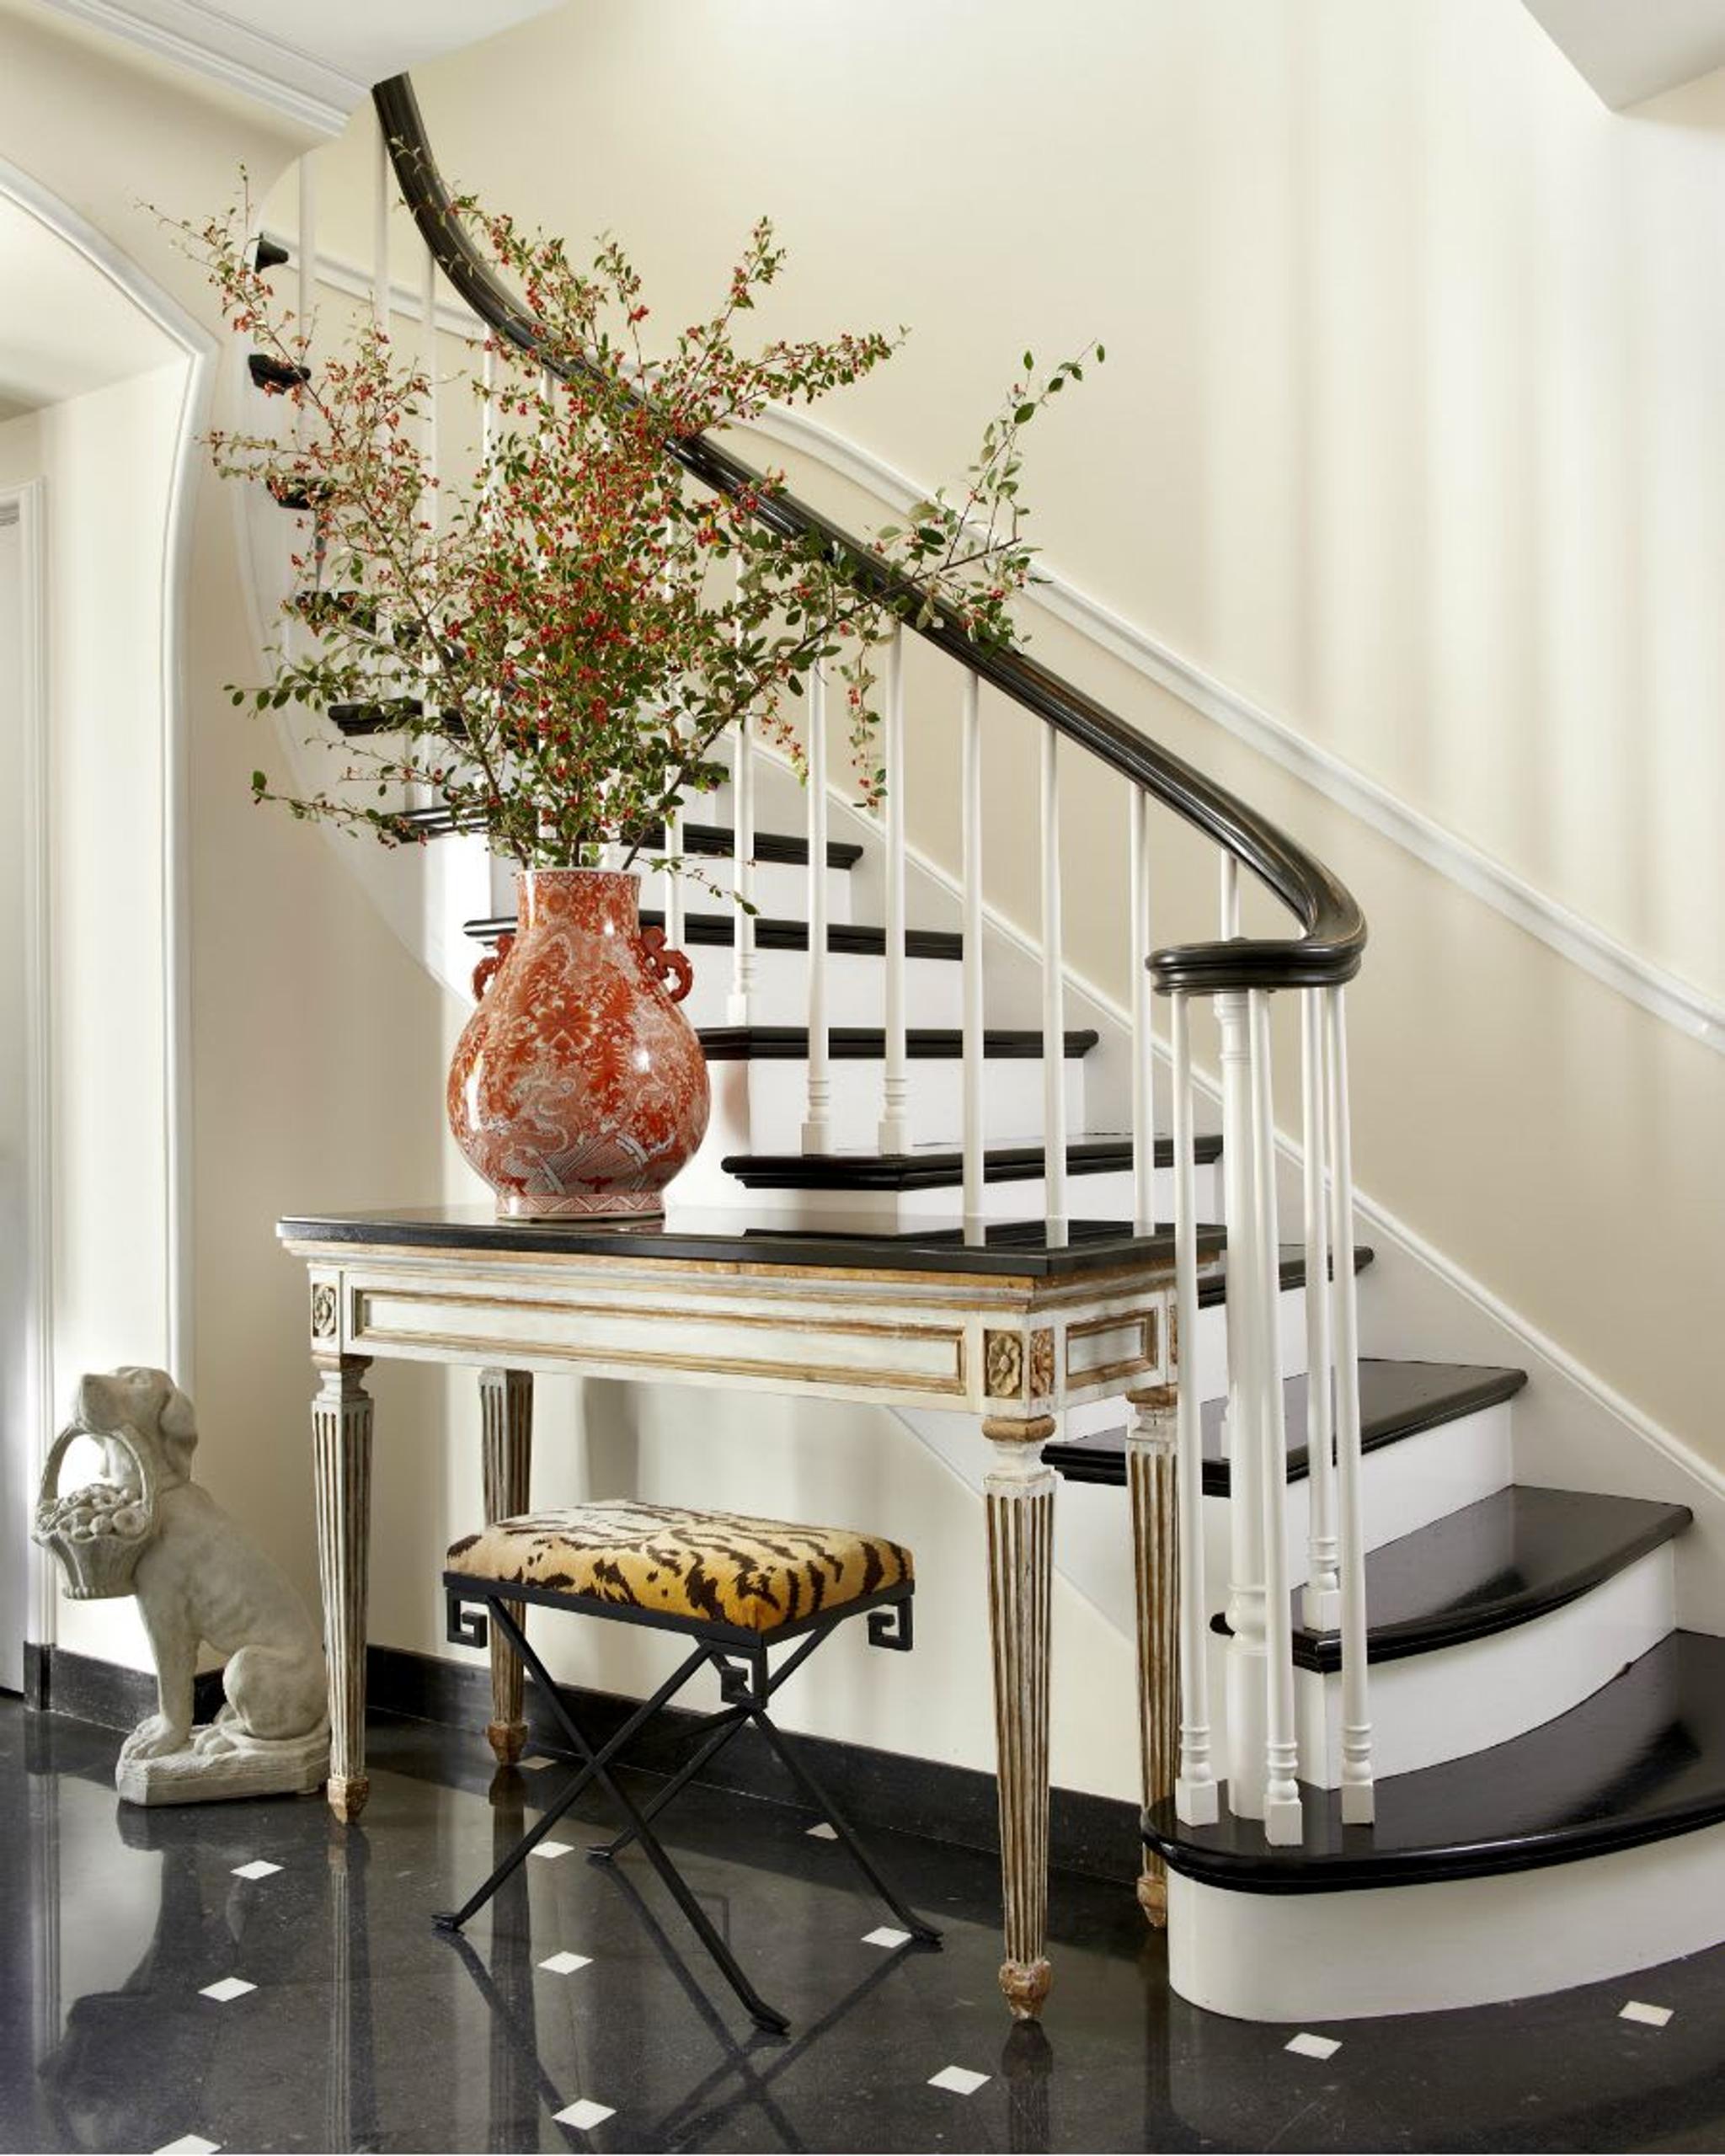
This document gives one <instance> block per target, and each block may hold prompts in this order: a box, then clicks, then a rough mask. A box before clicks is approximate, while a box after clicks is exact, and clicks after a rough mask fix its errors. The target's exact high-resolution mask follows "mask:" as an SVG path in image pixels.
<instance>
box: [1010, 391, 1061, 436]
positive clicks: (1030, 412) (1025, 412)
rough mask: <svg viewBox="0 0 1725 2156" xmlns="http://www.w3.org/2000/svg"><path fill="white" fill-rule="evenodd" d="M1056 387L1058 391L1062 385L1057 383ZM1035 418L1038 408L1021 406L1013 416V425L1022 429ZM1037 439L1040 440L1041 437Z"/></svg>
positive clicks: (1029, 405) (1030, 405) (1028, 405)
mask: <svg viewBox="0 0 1725 2156" xmlns="http://www.w3.org/2000/svg"><path fill="white" fill-rule="evenodd" d="M1059 387H1060V384H1059V383H1058V382H1056V383H1055V388H1056V389H1058V388H1059ZM1035 417H1036V407H1035V406H1034V405H1033V404H1021V405H1020V406H1019V407H1018V408H1017V411H1016V412H1014V413H1013V414H1012V424H1013V425H1014V426H1015V427H1022V426H1023V424H1024V423H1025V422H1026V420H1028V419H1034V418H1035ZM1037 439H1038V440H1041V436H1040V435H1039V436H1038V437H1037Z"/></svg>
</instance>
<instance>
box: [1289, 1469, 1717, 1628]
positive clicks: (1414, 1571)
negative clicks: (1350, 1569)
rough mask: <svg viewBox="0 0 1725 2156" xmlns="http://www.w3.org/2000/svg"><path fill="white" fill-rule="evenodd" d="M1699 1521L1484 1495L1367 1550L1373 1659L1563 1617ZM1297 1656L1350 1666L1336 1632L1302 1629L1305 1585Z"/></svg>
mask: <svg viewBox="0 0 1725 2156" xmlns="http://www.w3.org/2000/svg"><path fill="white" fill-rule="evenodd" d="M1694 1517H1695V1515H1694V1514H1693V1513H1691V1512H1690V1509H1689V1507H1688V1506H1687V1505H1665V1504H1658V1503H1655V1502H1652V1501H1650V1500H1649V1499H1648V1498H1645V1497H1599V1496H1597V1495H1595V1494H1594V1493H1593V1492H1589V1491H1584V1490H1544V1489H1535V1488H1530V1487H1524V1486H1520V1485H1519V1484H1517V1485H1512V1486H1511V1487H1510V1488H1509V1489H1507V1490H1499V1491H1498V1492H1495V1493H1494V1494H1493V1496H1491V1497H1482V1498H1481V1499H1480V1500H1479V1502H1478V1503H1477V1504H1472V1505H1466V1506H1464V1507H1463V1508H1462V1509H1461V1511H1460V1512H1455V1513H1450V1514H1448V1515H1447V1517H1446V1518H1443V1519H1440V1520H1436V1521H1434V1523H1433V1524H1432V1525H1431V1526H1429V1527H1422V1528H1419V1529H1417V1530H1416V1531H1415V1532H1414V1533H1413V1534H1404V1535H1402V1536H1399V1537H1398V1538H1397V1540H1395V1541H1394V1542H1386V1543H1384V1544H1383V1545H1381V1547H1379V1548H1378V1549H1375V1550H1370V1551H1368V1553H1367V1555H1366V1560H1365V1606H1366V1610H1367V1613H1368V1614H1369V1617H1370V1630H1369V1632H1368V1636H1367V1646H1366V1652H1367V1659H1368V1660H1369V1661H1371V1662H1393V1661H1396V1660H1397V1659H1398V1658H1399V1657H1402V1656H1404V1655H1411V1654H1423V1653H1427V1652H1430V1650H1432V1649H1433V1648H1434V1647H1446V1646H1456V1645H1458V1644H1459V1643H1460V1642H1461V1641H1463V1640H1477V1639H1483V1638H1485V1637H1486V1636H1487V1635H1488V1634H1490V1633H1493V1632H1502V1631H1506V1630H1509V1627H1510V1626H1511V1625H1522V1624H1525V1623H1526V1622H1527V1621H1528V1620H1529V1619H1530V1618H1533V1617H1543V1616H1545V1615H1546V1614H1547V1613H1548V1612H1549V1611H1551V1610H1553V1609H1562V1606H1563V1604H1565V1603H1566V1602H1573V1601H1574V1600H1575V1598H1577V1596H1578V1595H1582V1594H1585V1593H1588V1591H1589V1589H1590V1588H1595V1587H1598V1586H1599V1585H1600V1584H1601V1582H1604V1581H1605V1580H1608V1579H1610V1577H1612V1576H1613V1574H1614V1573H1616V1572H1621V1571H1623V1570H1624V1568H1625V1567H1626V1566H1629V1565H1632V1564H1633V1563H1634V1562H1635V1561H1636V1560H1637V1558H1638V1557H1644V1556H1646V1555H1647V1554H1648V1551H1649V1550H1657V1549H1658V1546H1659V1545H1660V1544H1661V1543H1662V1542H1669V1541H1670V1540H1672V1539H1673V1538H1674V1536H1676V1535H1679V1534H1681V1533H1682V1532H1683V1530H1684V1529H1685V1528H1686V1527H1687V1526H1688V1525H1689V1524H1690V1521H1691V1520H1692V1519H1693V1518H1694ZM1294 1659H1295V1662H1297V1663H1298V1664H1299V1665H1300V1668H1303V1669H1317V1670H1332V1669H1338V1668H1340V1667H1341V1662H1342V1653H1341V1641H1340V1639H1339V1638H1338V1635H1337V1634H1335V1633H1334V1632H1314V1631H1312V1630H1311V1629H1310V1628H1309V1627H1308V1626H1306V1625H1305V1624H1303V1623H1302V1622H1301V1621H1300V1590H1299V1589H1298V1588H1296V1589H1295V1593H1294Z"/></svg>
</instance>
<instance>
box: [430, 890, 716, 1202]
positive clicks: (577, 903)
mask: <svg viewBox="0 0 1725 2156" xmlns="http://www.w3.org/2000/svg"><path fill="white" fill-rule="evenodd" d="M515 883H516V889H517V892H518V900H517V916H516V918H517V926H516V931H515V934H514V935H513V936H506V937H504V938H503V939H502V940H501V942H499V945H498V947H497V951H496V953H495V955H494V956H493V957H491V958H486V959H483V961H482V962H481V963H480V964H479V966H478V969H477V970H476V971H475V973H474V975H473V990H474V993H475V995H478V998H479V1007H478V1010H477V1011H474V1013H473V1017H471V1018H470V1019H469V1020H468V1021H467V1030H466V1032H465V1033H462V1037H461V1040H460V1042H459V1043H458V1044H457V1049H456V1052H455V1061H454V1063H453V1064H452V1065H451V1066H450V1073H449V1125H450V1129H451V1130H452V1131H453V1132H454V1133H455V1140H456V1143H457V1145H459V1146H460V1147H461V1149H462V1152H463V1153H465V1154H466V1155H467V1159H468V1161H470V1162H471V1163H472V1165H473V1166H474V1167H475V1168H476V1169H477V1170H478V1172H479V1173H480V1175H482V1176H483V1177H484V1179H485V1181H486V1182H489V1184H490V1185H491V1187H492V1188H493V1189H494V1191H495V1192H496V1193H497V1209H498V1212H499V1215H501V1217H503V1218H504V1219H530V1220H531V1219H569V1217H571V1216H579V1217H581V1218H585V1219H641V1218H642V1217H643V1216H646V1217H648V1218H649V1219H650V1218H653V1217H655V1216H657V1215H658V1214H662V1213H663V1212H664V1210H665V1185H666V1184H667V1183H668V1182H670V1179H671V1177H673V1176H674V1175H676V1172H677V1171H678V1169H679V1168H681V1167H682V1166H684V1165H685V1163H686V1161H688V1160H689V1159H690V1157H691V1155H692V1154H693V1153H694V1151H695V1150H696V1148H697V1146H698V1145H700V1143H701V1140H702V1136H703V1135H704V1134H705V1132H706V1129H707V1117H708V1109H709V1107H711V1102H712V1097H711V1094H710V1092H709V1091H708V1081H707V1062H706V1059H705V1058H704V1057H703V1056H702V1053H701V1043H700V1042H699V1040H698V1039H697V1038H696V1035H695V1030H694V1028H693V1027H692V1026H691V1025H690V1023H689V1022H688V1020H687V1019H686V1017H684V1016H683V1014H682V1012H681V1011H680V1010H678V1009H677V1007H676V1006H677V1005H678V1004H679V1003H681V1001H682V1000H683V998H684V997H685V996H686V995H687V994H688V992H689V990H690V988H691V986H692V985H693V979H694V975H693V973H692V969H691V967H690V964H689V962H688V960H687V959H686V958H685V957H684V956H683V954H682V953H681V951H670V950H667V949H666V948H665V936H664V931H662V930H660V929H657V928H649V929H643V928H642V926H641V922H640V898H641V879H640V878H639V877H638V876H617V875H611V874H610V873H607V872H606V871H603V870H601V869H594V868H524V869H521V870H520V871H519V872H518V873H517V875H516V878H515Z"/></svg>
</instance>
